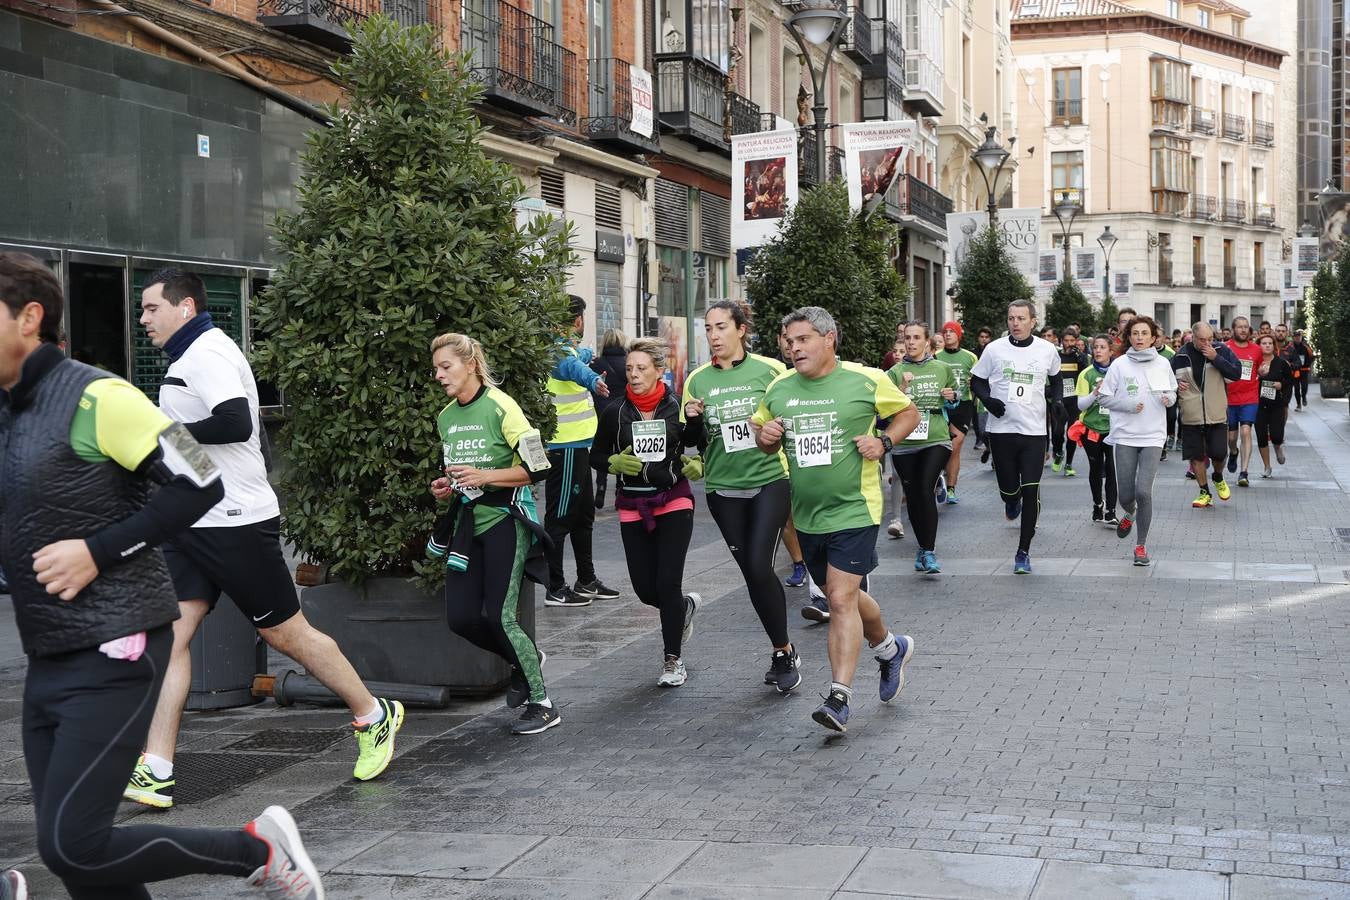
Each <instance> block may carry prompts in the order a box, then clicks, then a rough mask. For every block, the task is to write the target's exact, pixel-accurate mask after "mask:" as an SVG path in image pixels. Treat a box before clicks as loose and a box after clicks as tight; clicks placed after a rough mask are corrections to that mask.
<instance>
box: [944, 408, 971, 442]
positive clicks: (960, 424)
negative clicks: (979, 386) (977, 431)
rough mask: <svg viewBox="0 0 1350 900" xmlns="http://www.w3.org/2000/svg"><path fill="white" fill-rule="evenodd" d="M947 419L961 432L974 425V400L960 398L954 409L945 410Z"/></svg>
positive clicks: (965, 431) (968, 429)
mask: <svg viewBox="0 0 1350 900" xmlns="http://www.w3.org/2000/svg"><path fill="white" fill-rule="evenodd" d="M947 421H948V422H950V423H951V425H952V427H953V428H955V429H956V430H957V431H959V432H961V433H962V434H966V433H967V432H969V431H970V429H972V428H974V427H975V401H974V400H962V401H961V402H960V403H958V404H957V405H956V409H949V410H947Z"/></svg>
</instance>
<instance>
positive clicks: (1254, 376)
mask: <svg viewBox="0 0 1350 900" xmlns="http://www.w3.org/2000/svg"><path fill="white" fill-rule="evenodd" d="M1251 337H1252V327H1251V324H1250V323H1249V322H1248V321H1247V317H1246V316H1238V317H1237V318H1236V319H1234V320H1233V339H1232V340H1230V341H1229V342H1228V349H1230V350H1232V351H1233V355H1234V356H1236V357H1237V360H1238V364H1239V365H1240V366H1241V367H1242V371H1241V374H1240V376H1239V377H1238V378H1237V379H1235V380H1233V381H1230V382H1229V384H1228V471H1229V473H1233V472H1237V473H1238V487H1247V486H1248V485H1249V484H1250V483H1251V482H1250V481H1249V480H1248V479H1247V465H1248V463H1249V462H1251V458H1252V426H1253V425H1254V424H1256V407H1257V403H1258V401H1259V400H1260V399H1261V397H1260V390H1261V386H1260V384H1259V382H1260V381H1261V375H1260V373H1259V372H1257V371H1256V370H1257V368H1258V367H1259V366H1260V365H1261V348H1260V347H1258V346H1257V345H1256V344H1254V343H1251ZM1239 435H1241V438H1242V446H1241V458H1240V459H1239V448H1238V437H1239Z"/></svg>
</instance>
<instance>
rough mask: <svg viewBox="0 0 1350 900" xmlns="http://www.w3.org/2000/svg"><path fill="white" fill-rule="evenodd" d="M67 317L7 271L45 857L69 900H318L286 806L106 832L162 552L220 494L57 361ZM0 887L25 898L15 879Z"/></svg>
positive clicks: (140, 733)
mask: <svg viewBox="0 0 1350 900" xmlns="http://www.w3.org/2000/svg"><path fill="white" fill-rule="evenodd" d="M63 306H64V303H63V298H62V295H61V286H60V285H59V284H58V283H57V281H56V278H55V277H54V276H53V275H52V274H51V273H50V272H49V271H48V269H47V267H46V266H45V265H44V264H43V263H41V262H39V261H38V260H37V259H34V258H33V257H31V256H28V255H27V254H22V253H0V389H2V390H0V482H3V484H4V491H3V494H0V501H2V502H0V560H3V563H4V566H5V571H6V572H7V573H8V574H9V579H10V590H11V592H12V594H11V596H12V600H13V604H14V618H15V621H16V623H17V625H18V629H19V637H20V640H21V641H22V644H23V649H24V652H25V653H26V654H27V657H28V670H27V674H26V676H25V680H24V689H23V723H22V744H23V754H24V762H25V763H26V765H27V768H28V777H29V781H30V782H31V784H32V792H33V810H34V816H35V819H36V830H37V833H36V842H37V848H38V854H39V855H40V857H41V859H42V861H43V863H45V864H46V866H47V867H48V868H49V869H50V870H51V872H52V874H54V875H55V876H56V877H57V878H59V879H61V881H62V883H63V884H64V885H65V888H66V891H67V892H68V893H69V895H70V896H71V897H73V898H75V900H92V898H106V897H135V898H140V897H149V896H150V895H149V893H148V892H147V891H146V889H145V885H146V884H149V883H153V882H156V881H163V880H165V879H168V878H179V877H182V876H185V875H193V874H210V875H233V876H235V877H244V878H247V883H248V884H250V885H252V886H254V887H257V888H260V889H262V890H263V891H265V892H267V893H268V895H269V896H273V897H289V898H300V900H310V898H318V900H322V898H323V896H324V890H323V885H322V882H321V881H320V878H319V873H318V870H317V869H316V868H315V867H314V864H313V862H312V861H311V860H310V858H309V855H308V854H307V853H306V852H305V848H304V845H303V843H302V842H301V840H300V835H299V832H298V831H297V830H296V827H295V822H294V820H293V819H292V818H291V816H290V814H289V813H288V812H287V811H286V810H285V809H283V808H282V807H280V806H271V807H268V808H267V809H266V810H264V811H263V813H262V814H261V815H259V816H258V817H257V818H256V819H254V820H253V821H252V822H250V823H248V824H247V825H245V826H244V827H243V828H168V827H165V826H162V825H123V826H117V827H115V826H114V824H113V823H114V819H115V818H116V816H117V813H118V808H117V807H118V802H119V801H120V800H121V798H122V789H123V787H124V786H125V785H126V781H127V773H128V772H130V771H131V770H132V768H133V767H134V766H135V764H136V756H137V754H138V753H140V750H141V747H142V744H143V742H144V740H145V736H146V732H147V730H148V728H149V727H150V716H151V713H152V711H153V709H154V698H155V695H156V694H157V693H158V692H159V689H160V684H161V682H162V680H163V678H164V671H165V668H166V667H167V666H169V665H170V662H169V659H170V654H171V653H172V648H173V643H174V631H173V625H172V622H173V620H174V619H175V618H177V617H178V603H177V602H176V600H175V594H174V589H173V584H172V582H171V581H170V579H169V572H168V569H167V568H166V566H165V564H164V557H163V555H162V554H161V553H160V552H159V551H158V550H157V549H155V548H156V547H157V546H158V545H159V544H161V543H162V542H163V541H164V540H165V539H166V538H167V537H169V536H170V535H173V534H176V533H178V532H181V531H183V530H185V529H187V528H188V526H190V525H191V524H192V523H193V522H194V521H196V520H197V519H198V518H199V517H201V516H202V515H204V514H206V513H207V512H208V511H209V510H210V509H211V508H212V507H213V506H215V505H216V504H217V503H218V502H219V501H220V500H221V499H222V498H223V497H225V488H224V486H223V485H222V483H221V473H220V469H219V468H218V467H217V466H216V464H215V463H214V462H213V461H212V458H211V457H210V456H208V455H207V454H206V453H204V452H203V448H202V447H201V446H200V445H199V444H198V442H197V441H196V440H195V439H194V438H193V436H192V434H191V432H190V431H189V430H188V429H187V428H185V427H184V426H183V425H181V424H178V423H175V422H173V421H172V420H171V419H169V418H168V417H167V416H165V415H164V414H163V413H162V412H160V411H159V410H158V409H156V408H155V406H154V404H153V403H151V402H150V401H149V400H148V399H146V397H145V395H144V394H142V393H141V392H140V391H138V390H136V389H135V388H134V387H132V386H131V385H129V384H127V383H126V382H125V381H123V380H122V379H120V378H114V377H111V376H109V375H108V373H107V372H104V371H102V370H99V369H95V368H93V367H91V366H86V365H84V364H82V363H78V362H74V361H72V360H69V359H66V357H65V354H64V353H63V352H62V350H61V348H60V346H59V341H60V327H61V319H62V313H63ZM156 485H157V488H155V487H153V486H156ZM0 883H3V885H4V890H5V891H7V892H8V893H10V894H11V895H13V896H17V897H22V896H24V893H25V892H26V886H25V883H24V878H23V876H22V875H20V874H19V873H18V872H17V871H16V870H10V871H8V872H6V873H4V874H3V875H0Z"/></svg>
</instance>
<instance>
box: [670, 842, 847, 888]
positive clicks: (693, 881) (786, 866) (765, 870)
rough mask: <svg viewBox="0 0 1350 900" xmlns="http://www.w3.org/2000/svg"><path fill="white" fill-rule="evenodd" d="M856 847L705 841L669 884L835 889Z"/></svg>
mask: <svg viewBox="0 0 1350 900" xmlns="http://www.w3.org/2000/svg"><path fill="white" fill-rule="evenodd" d="M865 853H866V851H864V850H862V849H860V848H858V847H840V846H819V845H818V846H811V847H803V846H800V845H788V844H763V843H759V844H753V843H752V844H704V845H703V846H702V847H700V848H699V849H698V850H697V851H696V852H695V853H694V854H693V855H692V856H690V857H689V858H688V859H687V860H685V862H684V863H683V864H682V865H681V866H680V867H679V868H678V869H676V870H675V872H674V874H672V875H670V876H669V877H668V878H666V882H667V883H669V884H683V885H715V886H738V885H739V886H757V887H785V888H790V887H800V888H820V889H834V888H837V887H839V885H840V884H842V883H843V881H844V879H845V878H847V877H848V875H849V873H850V872H852V871H853V870H854V869H855V868H856V867H857V865H858V863H859V862H861V861H862V858H863V856H864V855H865Z"/></svg>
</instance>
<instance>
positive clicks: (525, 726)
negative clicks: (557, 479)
mask: <svg viewBox="0 0 1350 900" xmlns="http://www.w3.org/2000/svg"><path fill="white" fill-rule="evenodd" d="M431 362H432V367H433V369H434V371H435V375H436V381H437V382H438V383H439V384H440V385H441V387H442V388H443V389H444V390H445V393H446V395H447V396H448V397H450V402H449V403H448V404H446V406H445V408H444V409H442V410H441V412H440V415H438V416H437V417H436V431H437V432H438V433H439V434H440V436H441V448H442V458H443V460H444V463H445V474H444V475H443V476H441V477H440V478H437V479H436V480H435V481H433V482H432V483H431V493H432V496H434V497H435V498H436V499H437V500H449V501H451V502H450V508H449V510H448V511H447V512H446V513H444V514H443V515H442V516H441V517H440V518H439V519H438V520H437V524H436V528H435V531H434V533H433V534H432V537H431V540H430V541H428V543H427V552H428V554H429V555H431V556H433V557H435V558H444V559H445V608H446V619H447V621H448V622H449V624H450V630H451V631H453V632H454V633H455V634H457V635H459V636H460V637H462V638H464V639H465V640H466V641H468V642H470V643H471V644H473V645H474V646H476V647H478V648H480V649H482V650H486V651H487V652H488V653H494V654H496V655H497V656H499V657H501V658H502V659H504V660H506V662H507V663H508V664H509V665H510V666H511V686H510V688H509V689H508V690H507V693H506V705H507V706H508V707H509V708H511V709H516V708H517V707H520V706H522V705H523V706H524V707H525V712H524V713H522V714H521V716H520V718H519V719H517V720H516V722H515V723H513V724H512V726H511V731H512V733H513V734H538V733H539V732H541V731H545V730H547V729H549V728H552V727H553V726H555V725H557V724H559V723H560V722H561V721H562V718H561V717H560V716H559V714H558V711H557V710H556V709H554V707H553V702H552V701H551V700H549V699H548V692H547V691H546V690H545V688H544V674H543V663H544V654H543V652H542V651H540V650H539V649H538V648H537V647H536V646H535V644H534V641H533V640H531V639H530V636H529V635H528V634H526V633H525V630H524V629H523V628H521V627H520V607H519V604H520V585H521V577H522V576H523V575H524V574H525V573H526V571H527V561H526V558H527V556H528V555H529V553H530V550H531V548H532V547H533V546H536V545H542V544H546V543H547V538H546V532H545V531H544V528H543V526H542V525H540V524H539V514H538V512H537V511H536V510H535V506H534V493H533V492H532V491H531V490H530V485H531V484H533V483H535V482H539V481H542V480H544V479H545V478H547V477H548V470H549V463H550V457H549V455H548V454H547V452H546V451H545V450H544V444H543V439H542V438H541V437H540V434H539V431H538V429H536V428H534V427H532V426H531V425H530V423H529V422H528V421H526V419H525V414H524V413H522V412H521V411H520V407H519V406H518V405H517V404H516V401H515V400H513V399H511V397H509V396H508V395H507V394H506V393H504V392H503V391H501V390H500V389H499V388H498V387H497V384H498V382H497V380H496V378H494V377H493V375H492V370H491V368H490V367H489V366H488V361H487V357H486V356H485V355H484V354H483V345H482V344H480V343H478V341H476V340H474V339H473V338H471V337H468V336H466V335H463V334H442V335H440V336H438V337H437V338H436V339H435V340H433V341H432V342H431ZM586 474H587V477H589V474H590V473H586ZM535 574H536V575H538V576H539V577H538V580H541V581H542V580H543V573H542V572H538V573H535Z"/></svg>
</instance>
